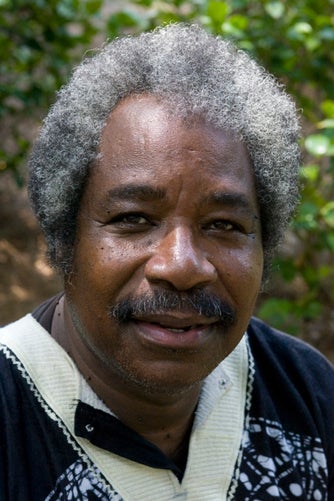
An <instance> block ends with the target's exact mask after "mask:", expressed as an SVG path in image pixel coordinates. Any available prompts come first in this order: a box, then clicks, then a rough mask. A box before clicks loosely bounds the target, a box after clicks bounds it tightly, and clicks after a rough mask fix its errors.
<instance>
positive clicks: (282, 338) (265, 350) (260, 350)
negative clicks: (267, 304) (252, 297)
mask: <svg viewBox="0 0 334 501" xmlns="http://www.w3.org/2000/svg"><path fill="white" fill-rule="evenodd" d="M247 333H248V338H249V342H250V345H251V347H252V351H253V350H254V351H255V352H256V354H259V355H260V354H262V355H263V356H264V355H267V356H269V357H273V358H275V359H277V360H278V361H281V362H282V363H283V364H288V363H289V364H291V363H292V364H293V365H297V366H298V364H299V363H301V362H302V365H303V367H304V369H305V370H306V371H307V370H311V368H314V369H316V368H317V367H318V368H319V369H320V370H324V371H325V372H326V373H328V375H331V376H332V377H334V366H333V365H332V364H331V363H330V362H329V361H328V360H327V359H326V358H325V357H324V356H323V355H322V354H321V353H320V352H319V351H318V350H316V349H315V348H313V347H312V346H311V345H309V344H308V343H306V342H305V341H303V340H301V339H299V338H298V337H295V336H292V335H290V334H287V333H285V332H282V331H279V330H277V329H274V328H273V327H270V326H269V325H267V324H266V323H264V322H263V321H262V320H259V319H258V318H255V317H253V318H252V319H251V321H250V324H249V327H248V330H247ZM306 360H307V361H309V362H313V364H312V367H306V366H305V362H306Z"/></svg>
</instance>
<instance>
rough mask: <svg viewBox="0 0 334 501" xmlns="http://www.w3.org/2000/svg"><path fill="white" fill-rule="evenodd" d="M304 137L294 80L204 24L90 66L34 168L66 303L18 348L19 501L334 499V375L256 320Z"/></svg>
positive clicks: (47, 308) (10, 443) (7, 407)
mask: <svg viewBox="0 0 334 501" xmlns="http://www.w3.org/2000/svg"><path fill="white" fill-rule="evenodd" d="M298 136H299V126H298V119H297V117H296V112H295V108H294V105H293V103H292V102H291V100H290V99H289V98H288V97H287V95H286V94H285V92H284V90H283V89H282V88H280V86H279V85H278V84H277V83H276V82H275V81H274V79H273V78H271V77H270V76H269V75H268V74H267V73H266V72H265V71H264V70H263V69H262V68H260V67H259V66H258V65H257V64H256V63H255V62H254V61H252V60H250V59H249V57H248V56H247V55H246V54H245V53H243V52H240V51H237V50H236V49H235V48H234V47H233V46H232V45H231V44H230V43H228V42H225V41H222V40H221V39H219V38H214V37H212V36H210V35H208V34H206V33H205V32H204V31H203V30H202V29H200V28H199V27H196V26H188V27H187V26H183V25H171V26H168V27H165V28H161V29H158V30H156V31H154V32H152V33H149V34H143V35H141V36H139V37H137V38H136V37H128V38H124V39H120V40H116V41H114V42H113V43H111V44H108V45H106V46H105V47H104V49H103V50H102V51H101V52H99V53H98V54H97V55H96V56H95V57H93V58H91V59H88V60H86V61H84V62H83V63H82V64H81V65H80V66H79V67H78V68H77V69H76V71H75V72H74V74H73V77H72V79H71V81H70V82H69V84H68V85H67V86H66V87H65V88H63V89H62V90H61V91H60V93H59V96H58V100H57V101H56V103H55V105H54V106H53V108H52V109H51V111H50V113H49V115H48V117H47V118H46V120H45V123H44V126H43V128H42V131H41V134H40V137H39V139H38V141H37V143H36V145H35V147H34V150H33V152H32V156H31V160H30V181H29V190H30V196H31V200H32V203H33V207H34V209H35V212H36V215H37V217H38V219H39V221H40V224H41V226H42V228H43V230H44V233H45V236H46V239H47V242H48V249H49V257H50V261H51V263H52V264H53V266H54V267H55V268H56V269H58V270H59V271H60V273H61V274H62V276H63V280H64V294H60V295H59V296H57V297H56V298H53V299H51V300H49V301H47V302H46V303H44V304H43V305H41V306H40V307H39V308H37V309H36V310H35V311H34V312H33V313H32V315H27V316H26V317H24V318H23V319H21V320H19V321H18V322H15V323H13V324H11V325H9V326H7V327H5V328H4V329H3V330H2V333H1V335H0V341H1V343H2V344H1V358H0V364H1V365H0V367H1V374H2V378H1V382H0V396H1V418H0V421H1V430H0V447H1V450H0V461H1V462H0V486H1V496H2V498H1V499H5V500H10V501H14V500H15V501H30V500H31V501H40V500H61V499H68V500H70V499H71V500H73V499H86V500H93V499H102V500H124V501H132V500H136V501H137V500H153V501H154V500H161V501H162V500H166V501H167V500H172V499H177V500H192V501H193V500H201V501H203V500H215V501H218V500H236V501H246V500H276V499H284V500H287V499H288V500H289V499H301V500H304V501H305V500H325V499H327V500H333V499H334V369H333V367H332V366H331V365H330V364H329V363H328V362H327V361H326V360H325V359H324V358H323V357H322V356H321V355H320V354H318V353H317V352H315V351H314V350H313V349H311V348H310V347H308V346H307V345H305V344H303V343H302V342H301V341H298V340H296V339H293V338H291V337H289V336H287V335H285V334H282V333H279V332H277V331H275V330H273V329H271V328H270V327H268V326H266V325H264V324H263V323H261V322H260V321H259V320H256V319H254V318H252V319H251V316H252V312H253V309H254V305H255V302H256V299H257V296H258V294H259V291H260V289H261V286H262V284H263V281H264V279H265V277H266V276H267V272H268V267H269V265H270V259H271V257H272V254H273V251H274V249H275V248H276V246H277V244H278V242H279V241H280V239H281V237H282V235H283V233H284V229H285V227H286V225H287V222H288V221H289V219H290V216H291V214H292V212H293V210H294V208H295V205H296V203H297V200H298V165H299V150H298Z"/></svg>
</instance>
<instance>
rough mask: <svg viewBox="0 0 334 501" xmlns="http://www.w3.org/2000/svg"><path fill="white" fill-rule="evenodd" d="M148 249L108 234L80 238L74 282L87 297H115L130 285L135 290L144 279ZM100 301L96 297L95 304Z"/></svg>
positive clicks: (76, 254)
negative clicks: (136, 285)
mask: <svg viewBox="0 0 334 501" xmlns="http://www.w3.org/2000/svg"><path fill="white" fill-rule="evenodd" d="M145 249H146V251H147V246H144V248H140V249H139V248H138V246H136V245H132V244H131V243H129V242H124V241H122V240H120V239H112V238H110V236H109V235H107V236H103V237H101V235H96V234H92V235H91V236H88V237H87V238H85V239H84V240H83V239H81V240H80V242H79V245H78V246H77V251H76V253H75V256H74V267H73V270H74V277H75V279H74V281H73V284H74V285H76V286H77V287H78V286H80V288H81V292H82V293H84V294H85V295H86V296H90V295H93V294H92V293H93V291H94V292H96V293H98V294H99V295H102V296H103V297H108V298H113V297H114V296H117V295H118V294H119V293H120V292H121V289H122V288H123V287H125V286H127V284H129V282H131V285H129V287H130V288H132V287H134V283H135V281H136V280H139V278H140V276H141V270H142V269H143V264H144V262H145V259H146V255H145ZM94 300H97V297H96V294H95V296H94V298H92V301H94Z"/></svg>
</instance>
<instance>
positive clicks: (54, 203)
mask: <svg viewBox="0 0 334 501" xmlns="http://www.w3.org/2000/svg"><path fill="white" fill-rule="evenodd" d="M141 93H146V94H147V93H150V94H153V95H156V96H159V99H160V98H161V99H162V100H163V101H165V102H166V103H167V104H168V105H170V108H169V109H174V110H175V113H177V114H178V115H181V116H184V117H185V118H187V117H188V118H189V117H191V116H192V115H193V114H195V115H198V114H199V115H201V116H203V118H204V119H206V120H207V121H208V122H209V123H211V124H212V125H214V126H217V127H219V128H223V129H230V130H232V131H234V132H235V133H236V134H237V135H238V137H240V138H241V139H242V140H243V141H244V142H245V144H246V146H247V149H248V152H249V155H250V158H251V161H252V165H253V168H254V174H255V182H256V189H257V197H258V202H259V207H260V217H261V224H262V238H263V249H264V256H265V269H267V268H268V265H269V263H270V260H271V258H272V255H273V251H274V250H275V248H276V247H277V245H278V243H279V242H280V240H281V238H282V236H283V234H284V231H285V229H286V226H287V224H288V222H289V219H290V217H291V215H292V213H293V211H294V209H295V206H296V203H297V201H298V198H299V195H298V191H299V190H298V166H299V161H300V156H299V148H298V137H299V123H298V117H297V113H296V109H295V106H294V104H293V102H292V100H291V99H290V97H289V96H288V95H287V94H286V93H285V91H284V89H283V88H282V86H281V85H280V84H278V83H277V82H276V81H275V79H274V78H273V77H272V76H271V75H269V74H268V73H267V72H266V71H265V70H264V69H263V68H262V67H260V66H259V65H258V64H257V63H256V62H255V61H254V60H252V59H251V58H250V57H249V56H248V55H247V54H246V53H245V52H243V51H240V50H238V49H237V48H236V47H235V46H234V45H233V44H232V43H231V42H229V41H225V40H222V39H221V38H219V37H214V36H212V35H209V34H208V33H207V32H206V31H204V30H203V29H202V28H200V27H199V26H196V25H192V26H188V25H183V24H172V25H169V26H166V27H162V28H157V29H156V30H154V31H152V32H150V33H143V34H141V35H139V36H137V37H124V38H119V39H116V40H114V41H112V42H111V43H109V44H107V45H105V46H104V47H103V48H102V49H101V50H100V51H99V52H98V53H97V54H95V55H94V57H88V58H87V59H85V60H84V61H83V62H82V63H81V64H80V65H79V66H78V67H77V68H76V70H75V71H74V73H73V76H72V78H71V80H70V81H69V83H68V84H67V85H66V86H65V87H63V88H62V89H61V90H60V92H59V94H58V99H57V101H56V103H55V104H54V105H53V107H52V108H51V110H50V112H49V114H48V116H47V117H46V119H45V121H44V125H43V127H42V129H41V132H40V136H39V138H38V140H37V142H36V144H35V146H34V148H33V151H32V154H31V158H30V163H29V168H30V179H29V192H30V198H31V201H32V205H33V208H34V210H35V213H36V216H37V218H38V219H39V222H40V224H41V227H42V230H43V231H44V234H45V237H46V240H47V244H48V253H49V259H50V262H51V264H52V265H53V266H54V267H55V268H57V269H58V270H59V271H60V272H61V273H62V274H64V275H67V274H68V273H69V272H70V271H71V266H72V258H73V248H74V244H75V234H76V221H77V214H78V211H79V208H80V201H81V197H82V193H83V190H84V187H85V182H86V180H87V178H88V176H89V171H90V168H94V160H95V159H96V157H97V154H98V148H99V143H100V138H101V134H102V130H103V128H104V126H105V124H106V121H107V118H108V116H109V114H110V113H111V111H112V110H113V108H114V107H115V106H116V105H117V103H118V102H119V101H120V100H121V99H123V98H124V97H126V96H129V95H131V94H141Z"/></svg>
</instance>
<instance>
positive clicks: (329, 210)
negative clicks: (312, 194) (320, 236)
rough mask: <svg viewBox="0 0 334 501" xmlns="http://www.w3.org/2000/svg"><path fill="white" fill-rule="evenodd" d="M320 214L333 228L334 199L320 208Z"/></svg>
mask: <svg viewBox="0 0 334 501" xmlns="http://www.w3.org/2000/svg"><path fill="white" fill-rule="evenodd" d="M320 214H321V215H322V217H323V218H324V220H325V222H326V223H327V224H328V225H329V226H330V227H331V228H334V201H333V202H328V203H327V204H326V205H324V206H323V207H322V208H321V210H320Z"/></svg>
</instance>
